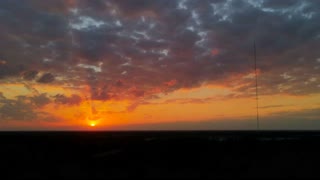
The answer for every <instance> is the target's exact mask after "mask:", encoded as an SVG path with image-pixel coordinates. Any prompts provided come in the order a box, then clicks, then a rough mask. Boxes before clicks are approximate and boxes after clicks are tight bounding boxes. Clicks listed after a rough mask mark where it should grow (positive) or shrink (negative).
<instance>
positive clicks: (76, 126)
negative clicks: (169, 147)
mask: <svg viewBox="0 0 320 180" xmlns="http://www.w3.org/2000/svg"><path fill="white" fill-rule="evenodd" d="M319 9H320V1H318V0H281V1H279V0H201V1H195V0H121V1H119V0H54V1H43V0H26V1H21V0H1V1H0V130H252V129H256V96H255V95H256V89H255V85H256V84H255V83H256V81H255V71H254V55H253V54H254V50H253V47H254V45H253V44H254V42H255V43H256V49H257V50H256V52H257V71H256V72H257V75H258V93H259V116H260V128H261V129H272V130H283V129H289V130H300V129H301V130H305V129H308V130H309V129H310V130H319V129H320V76H319V75H320V51H319V49H320V23H319V22H320V11H319Z"/></svg>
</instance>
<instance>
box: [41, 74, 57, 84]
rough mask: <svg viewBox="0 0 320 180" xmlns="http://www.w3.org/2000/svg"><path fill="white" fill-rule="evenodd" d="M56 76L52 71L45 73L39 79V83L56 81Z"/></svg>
mask: <svg viewBox="0 0 320 180" xmlns="http://www.w3.org/2000/svg"><path fill="white" fill-rule="evenodd" d="M54 79H55V78H54V76H53V75H52V74H51V73H45V74H43V75H42V76H41V77H40V78H39V79H38V80H37V82H38V83H43V84H47V83H51V82H53V81H54Z"/></svg>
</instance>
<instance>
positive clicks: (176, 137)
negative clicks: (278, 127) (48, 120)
mask: <svg viewBox="0 0 320 180" xmlns="http://www.w3.org/2000/svg"><path fill="white" fill-rule="evenodd" d="M0 144H1V145H0V159H1V165H0V166H1V170H0V172H1V174H0V178H1V179H2V177H4V178H10V179H13V178H20V179H21V178H22V179H24V178H46V177H51V178H62V177H69V178H121V177H138V178H141V177H150V178H151V177H163V178H171V177H182V178H184V177H186V178H189V177H211V178H215V177H222V178H228V177H320V172H319V167H320V166H319V162H320V155H319V153H320V147H319V146H318V145H319V144H320V132H314V131H313V132H303V131H259V132H256V131H198V132H197V131H180V132H179V131H158V132H147V131H146V132H142V131H140V132H1V133H0Z"/></svg>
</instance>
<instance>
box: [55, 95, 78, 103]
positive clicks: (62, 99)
mask: <svg viewBox="0 0 320 180" xmlns="http://www.w3.org/2000/svg"><path fill="white" fill-rule="evenodd" d="M54 101H55V103H57V104H63V105H79V104H80V103H81V101H82V98H81V97H80V96H79V95H76V94H72V95H71V96H70V97H67V96H65V95H63V94H57V95H55V96H54Z"/></svg>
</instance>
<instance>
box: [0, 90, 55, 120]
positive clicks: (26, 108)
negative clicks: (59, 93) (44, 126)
mask: <svg viewBox="0 0 320 180" xmlns="http://www.w3.org/2000/svg"><path fill="white" fill-rule="evenodd" d="M49 103H50V100H49V99H48V98H47V97H46V95H45V94H41V95H39V96H33V97H27V96H17V98H16V99H7V98H6V97H5V96H4V95H3V94H2V93H0V120H2V121H6V120H15V121H33V120H42V121H43V120H45V121H47V120H57V118H56V117H54V116H53V115H51V114H49V113H46V112H43V111H41V109H40V108H41V107H43V106H45V105H47V104H49Z"/></svg>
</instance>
